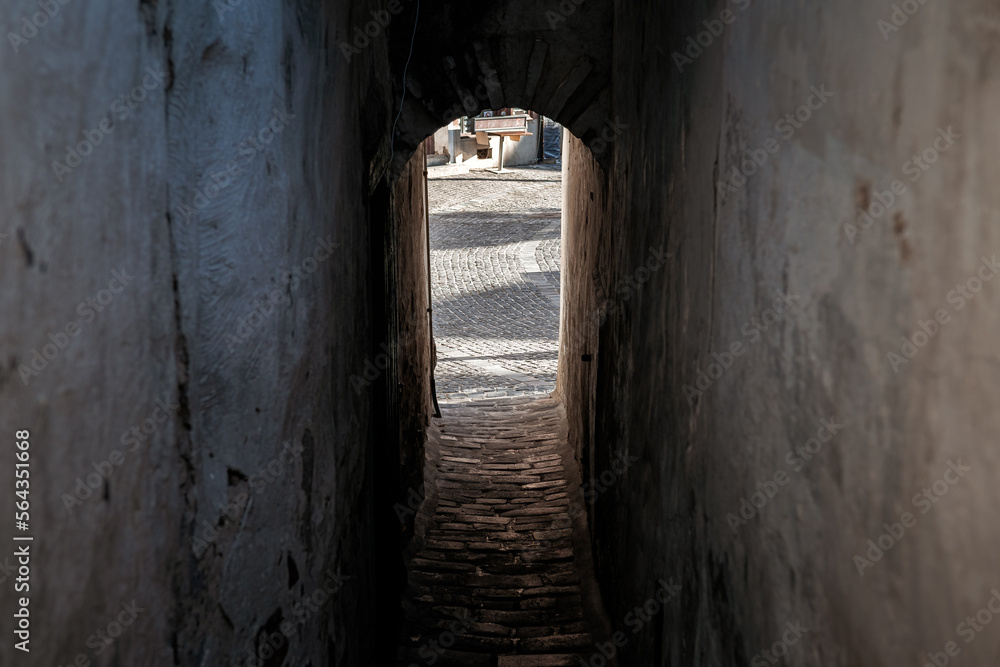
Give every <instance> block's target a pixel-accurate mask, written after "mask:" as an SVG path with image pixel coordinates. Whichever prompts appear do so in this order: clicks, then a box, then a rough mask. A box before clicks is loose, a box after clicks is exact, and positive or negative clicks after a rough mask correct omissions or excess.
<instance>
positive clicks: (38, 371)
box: [0, 1, 398, 666]
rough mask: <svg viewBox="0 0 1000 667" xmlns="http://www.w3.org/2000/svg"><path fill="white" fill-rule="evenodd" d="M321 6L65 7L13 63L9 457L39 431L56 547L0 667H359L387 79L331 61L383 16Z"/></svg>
mask: <svg viewBox="0 0 1000 667" xmlns="http://www.w3.org/2000/svg"><path fill="white" fill-rule="evenodd" d="M53 4H54V5H55V3H53ZM328 4H329V6H326V7H321V6H320V4H319V3H305V4H303V3H290V2H289V3H283V2H277V1H273V2H272V1H267V2H258V1H254V2H231V3H229V4H226V3H224V2H220V3H214V4H213V3H205V4H192V3H187V4H181V3H145V2H143V3H138V4H135V5H128V6H125V5H122V4H120V3H106V2H104V3H102V2H97V3H82V4H78V3H68V4H59V5H58V11H57V13H56V14H55V15H53V16H52V17H51V18H48V19H47V20H46V24H45V25H44V26H42V27H40V28H38V29H37V33H34V32H32V31H31V30H27V29H26V33H25V34H28V35H30V39H27V41H26V42H25V43H19V44H18V45H17V47H18V48H17V50H16V51H15V48H14V46H13V45H12V44H9V43H5V44H4V48H2V49H0V71H2V72H3V74H2V75H0V107H2V110H3V117H4V118H5V119H6V121H7V129H6V130H5V131H4V132H2V133H0V154H2V155H3V156H4V168H3V174H4V175H3V177H2V179H0V188H2V194H0V207H2V212H0V221H2V222H0V235H2V236H0V283H2V286H3V289H2V290H0V312H2V313H3V315H2V316H0V358H2V364H0V365H2V371H0V405H2V406H3V407H2V408H0V433H3V434H4V435H3V438H4V439H5V443H7V445H9V444H10V441H11V440H12V439H13V434H14V432H15V431H16V430H18V429H28V430H30V432H31V438H30V442H31V453H32V468H31V473H32V483H33V486H32V493H31V503H32V504H31V530H30V533H31V534H33V535H34V536H35V540H36V541H35V542H34V543H33V545H32V547H33V549H34V553H35V555H34V558H33V560H32V563H31V567H32V577H33V579H32V583H31V603H30V612H31V618H32V619H33V622H34V626H33V628H34V631H33V635H32V638H33V641H32V643H31V653H30V655H27V656H26V655H23V654H21V653H20V652H15V650H14V648H13V647H12V642H11V641H10V638H11V636H12V635H11V632H10V630H11V616H10V613H9V612H11V611H12V609H13V605H14V595H13V591H12V587H11V585H10V583H11V582H10V581H9V575H7V574H6V571H5V574H4V576H5V578H7V579H8V580H7V581H6V582H5V583H4V585H3V587H2V590H0V607H2V608H3V610H4V619H5V620H4V621H3V622H2V623H0V627H2V628H3V634H4V637H5V640H4V641H3V642H0V664H18V665H21V664H25V665H53V664H67V663H70V662H73V661H75V660H77V656H78V655H81V654H82V655H84V656H85V658H87V659H90V660H92V661H93V664H100V665H104V664H129V665H171V664H178V665H196V664H205V665H208V664H212V665H229V664H243V663H244V662H245V661H247V660H248V659H249V658H250V657H251V655H252V651H253V649H254V646H255V643H258V647H259V642H260V641H261V640H262V639H263V637H264V636H266V635H272V636H274V637H279V636H280V633H282V632H284V633H286V634H288V635H290V638H289V639H288V640H287V641H285V640H282V641H280V642H277V640H275V641H276V642H277V643H278V644H279V645H278V646H277V647H276V648H273V649H271V650H268V649H261V651H260V653H259V655H260V656H261V657H262V658H266V659H264V660H263V661H262V663H263V664H268V665H278V664H296V665H309V664H311V665H314V666H318V665H326V664H331V663H333V662H335V664H345V665H347V664H368V663H367V662H366V661H367V660H368V659H369V657H370V656H371V655H372V644H371V633H370V628H371V627H372V625H373V624H372V619H373V618H374V615H375V608H374V603H373V602H372V599H373V589H374V588H376V586H377V585H378V584H379V579H378V578H377V577H375V576H374V575H373V573H372V572H371V570H370V568H371V563H372V553H373V551H374V548H373V543H374V539H373V534H372V533H373V528H372V526H373V508H372V505H373V502H372V495H373V488H374V486H375V482H374V478H375V477H376V476H377V474H378V473H377V472H376V469H375V468H374V467H373V466H374V465H375V464H376V463H377V465H378V466H380V467H381V466H383V465H384V462H382V461H377V462H373V461H372V460H371V458H370V454H371V447H370V440H371V439H372V435H371V428H370V425H371V421H372V415H371V413H370V407H369V406H370V404H371V403H370V397H369V396H367V395H364V394H363V393H361V394H359V393H357V392H356V391H355V388H354V386H353V385H352V384H351V382H350V377H351V375H353V374H356V373H360V372H362V371H363V368H364V367H363V365H362V364H363V361H364V359H365V358H366V357H367V358H373V355H374V353H376V352H377V349H378V348H377V344H378V341H379V337H378V335H377V334H376V333H374V332H373V331H372V325H371V322H372V318H371V316H370V311H371V308H372V305H371V304H372V302H373V301H377V302H380V303H381V302H382V301H383V299H384V297H383V295H381V294H379V295H375V294H373V293H372V292H371V289H370V287H369V285H370V280H369V272H370V271H369V261H368V258H369V248H370V236H371V231H370V229H369V224H370V220H371V212H370V210H368V203H367V200H366V198H365V197H364V193H365V191H366V189H367V187H368V183H367V177H366V173H365V172H366V167H368V166H369V165H368V164H366V163H365V162H364V160H366V159H372V157H373V156H375V155H376V154H377V153H378V152H379V150H380V149H379V142H380V141H381V143H382V147H383V148H384V149H387V148H388V142H387V141H385V140H383V139H380V137H382V133H383V131H384V125H385V123H382V121H383V120H384V119H385V118H386V117H388V115H389V113H390V110H389V109H388V102H387V100H388V99H389V92H388V88H389V83H388V79H389V75H388V66H387V61H386V48H387V45H386V43H385V42H384V41H382V42H378V43H375V44H373V45H372V46H370V47H369V48H368V49H366V50H365V51H364V52H363V53H362V54H361V55H359V56H356V57H354V58H353V59H352V60H351V62H350V63H348V62H347V60H346V59H345V58H344V56H343V54H342V53H341V52H340V51H339V50H338V49H337V46H336V44H337V40H338V39H342V38H345V37H346V36H347V35H349V34H350V31H351V30H352V29H353V27H354V26H355V25H356V24H361V25H363V24H364V23H365V22H366V21H368V20H370V15H369V14H368V13H367V12H368V10H369V9H370V7H369V6H368V3H364V2H354V3H328ZM38 10H39V8H38V6H37V5H36V4H35V3H33V2H16V3H9V4H8V5H7V6H6V7H5V8H4V10H3V11H2V17H0V23H2V24H3V25H4V27H5V28H9V29H10V30H12V31H15V32H16V31H17V30H19V28H20V27H21V26H22V23H21V18H22V17H24V16H28V17H31V16H32V15H33V13H34V12H37V11H38ZM43 19H44V17H43ZM29 20H30V18H29ZM4 32H5V33H6V32H7V30H4ZM7 41H9V40H5V42H7ZM150 72H152V73H150ZM144 84H145V89H143V88H142V86H143V85H144ZM136 86H139V88H136ZM129 91H134V93H129ZM125 94H132V95H134V96H133V97H132V98H131V99H130V100H119V98H120V97H121V96H122V95H125ZM362 102H363V103H364V104H365V121H364V122H363V121H362V115H361V113H360V106H361V104H362ZM105 118H109V119H110V120H108V121H103V119H105ZM102 121H103V122H102ZM373 128H374V129H373ZM87 141H90V142H92V144H87V143H86V142H87ZM81 142H83V143H81ZM67 144H70V145H71V146H74V147H75V150H77V151H79V153H80V157H79V158H77V157H74V156H70V158H69V162H68V165H69V167H70V170H69V171H65V170H62V169H61V168H60V169H58V170H57V171H58V172H59V173H54V170H53V161H59V162H62V163H64V164H65V163H67V149H66V146H67ZM386 159H387V158H386V157H382V158H381V159H379V158H375V159H374V160H373V161H372V162H371V163H370V169H371V170H373V171H378V170H380V169H381V167H380V166H379V165H380V164H384V162H385V160H386ZM379 252H381V246H379ZM116 272H120V274H121V276H122V277H121V278H117V277H116V276H117V275H118V274H117V273H116ZM113 279H114V281H113V282H112V280H113ZM123 283H124V284H123ZM109 286H110V291H108V288H109ZM87 299H95V300H96V305H95V304H93V303H92V304H90V305H88V304H87V301H86V300H87ZM81 303H82V304H83V305H82V306H80V305H78V304H81ZM68 323H74V324H75V325H77V326H76V327H71V333H72V337H69V336H66V335H65V334H61V333H59V332H62V331H65V330H66V327H67V324H68ZM50 333H51V334H52V336H51V337H50ZM50 341H51V342H52V346H50V347H47V346H48V345H49V343H50ZM372 341H375V342H374V343H373V342H372ZM60 348H65V349H60ZM36 350H37V351H38V354H36V353H35V351H36ZM39 355H47V356H49V357H51V358H49V359H46V358H45V356H39ZM33 359H34V362H33ZM32 363H34V364H35V367H34V368H32V365H31V364H32ZM379 419H380V420H383V421H384V417H383V416H379ZM133 427H137V430H136V435H134V436H133V435H129V431H130V429H133ZM143 429H146V430H145V432H143ZM3 451H4V453H3V457H4V459H5V460H4V462H3V464H2V465H0V486H2V488H3V489H5V492H4V493H3V494H0V516H2V519H0V527H2V534H3V535H4V536H8V537H9V535H10V534H11V533H12V532H14V527H13V524H12V516H13V500H14V498H13V491H12V489H13V473H12V467H13V466H12V464H13V458H12V456H13V454H12V451H11V447H10V446H5V447H4V450H3ZM95 464H96V467H97V469H98V471H102V470H103V471H105V473H106V474H107V475H108V478H107V480H106V481H104V480H102V479H101V478H100V477H101V476H100V474H99V472H97V473H95ZM386 469H388V466H386ZM88 475H90V476H91V477H90V478H88ZM88 479H92V480H93V485H94V487H96V488H95V489H89V488H87V481H88ZM8 489H10V491H7V490H8ZM77 494H78V495H79V497H77ZM395 527H396V530H397V533H396V534H397V536H398V522H397V523H396V524H395ZM4 554H9V550H8V548H7V547H4ZM2 558H3V556H0V560H2ZM337 577H349V578H346V579H343V578H342V579H338V578H337ZM133 601H134V603H135V605H136V606H137V607H138V608H140V609H141V611H137V612H135V613H137V617H136V618H135V620H134V622H131V624H129V625H128V626H127V627H126V628H125V630H124V632H123V633H122V634H121V636H120V637H118V638H117V639H116V640H115V641H114V643H113V645H112V646H111V647H110V648H108V647H107V646H103V645H102V643H101V640H100V639H98V638H96V636H95V633H96V632H97V631H98V630H104V631H105V632H107V631H108V628H109V624H112V623H115V622H116V619H118V618H119V614H120V612H121V605H122V604H123V603H124V604H131V603H133ZM126 618H127V616H126ZM275 633H279V634H277V635H276V634H275ZM98 651H100V653H98ZM248 651H251V653H248ZM268 656H270V657H268Z"/></svg>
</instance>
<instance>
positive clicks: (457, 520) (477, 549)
mask: <svg viewBox="0 0 1000 667" xmlns="http://www.w3.org/2000/svg"><path fill="white" fill-rule="evenodd" d="M562 414H563V413H562V411H561V406H559V403H558V401H557V400H556V399H553V398H547V397H543V398H535V399H532V398H530V397H529V398H528V401H514V400H511V399H503V400H495V401H489V402H487V403H483V404H477V403H475V402H471V403H466V404H464V405H463V406H462V407H461V409H459V410H458V411H457V413H456V414H452V415H449V414H446V415H445V416H444V418H442V419H439V420H436V421H437V426H438V429H437V430H438V431H440V433H441V434H442V435H443V436H445V437H442V438H440V440H439V441H438V442H437V443H435V447H436V448H437V451H438V452H439V457H438V463H437V468H436V479H435V483H436V484H437V485H438V487H439V489H438V491H439V505H438V507H437V508H435V509H434V511H432V513H431V516H432V517H433V519H432V521H431V524H430V525H429V526H428V527H427V532H426V534H425V536H424V539H423V542H422V544H423V546H422V548H420V549H419V550H418V553H417V554H416V555H415V556H414V557H413V558H412V559H411V560H410V562H409V564H408V572H409V586H408V587H407V597H406V599H405V600H404V604H403V608H404V610H405V612H406V619H405V624H404V630H405V632H404V640H403V641H402V648H401V651H400V656H406V657H407V658H408V657H410V656H411V655H412V654H411V653H408V652H407V651H408V650H410V649H415V650H417V651H419V650H420V649H421V648H426V647H427V646H429V645H430V644H429V642H432V641H435V640H436V639H437V638H438V637H439V636H440V634H441V633H442V632H446V631H448V630H447V629H448V628H449V627H453V626H454V624H455V623H456V620H455V619H456V618H465V617H469V620H468V621H466V622H465V627H463V628H462V631H461V632H458V633H456V636H455V637H454V644H453V649H454V650H455V651H459V652H460V653H458V654H457V655H465V656H476V658H474V659H473V658H469V659H468V661H467V662H466V663H465V664H468V665H477V664H491V665H497V664H507V665H533V664H534V665H564V664H579V660H580V659H585V660H586V659H589V656H590V655H591V654H592V653H593V645H594V641H593V639H592V636H593V632H592V630H593V629H592V628H591V627H590V626H589V624H588V621H587V620H586V619H585V617H584V613H583V596H582V591H581V586H580V582H581V578H582V577H583V576H584V575H583V573H581V571H580V568H579V565H578V563H577V558H576V554H575V553H574V550H573V542H572V529H571V525H572V521H571V518H570V517H571V513H573V514H574V515H575V513H576V512H581V511H582V507H581V508H573V507H571V499H570V496H569V494H567V493H566V491H565V490H564V489H565V487H566V485H567V481H566V476H565V475H566V473H565V470H563V468H562V465H561V463H562V460H563V455H564V454H566V455H567V457H568V455H569V453H568V445H567V444H566V443H565V442H563V441H562V440H561V439H560V437H561V436H560V434H561V433H563V432H564V423H563V421H562ZM528 434H531V437H532V438H539V437H540V438H542V439H545V440H549V441H552V442H553V443H554V444H551V445H548V446H547V447H546V448H545V450H544V451H538V448H537V447H534V446H531V447H527V448H521V447H520V445H523V444H524V442H529V439H528V438H527V437H526V436H527V435H528ZM470 441H474V444H475V447H473V448H463V447H461V445H462V444H463V443H466V444H468V443H469V442H470ZM518 441H522V442H518ZM468 461H475V462H476V463H475V464H471V463H467V462H468ZM457 464H458V465H462V466H463V472H462V473H461V474H457V473H454V472H451V471H452V470H453V468H452V466H455V465H457ZM538 469H548V470H550V471H551V472H549V473H547V474H550V475H552V476H553V479H551V480H546V481H538V479H539V476H538V475H536V474H524V471H526V470H531V471H532V472H534V471H536V470H538ZM512 472H514V473H516V474H511V473H512ZM498 480H501V481H502V482H503V483H498ZM539 486H541V487H543V488H537V487H539ZM443 496H447V497H448V498H449V499H450V500H448V501H447V504H446V505H445V504H442V502H441V499H442V497H443ZM587 576H588V577H590V576H592V575H590V574H588V575H587ZM449 641H451V639H450V638H449ZM421 642H423V644H421ZM426 654H427V653H426V651H425V655H426ZM483 656H485V657H487V658H489V659H490V660H492V661H494V662H489V663H487V662H481V661H479V660H480V658H481V657H483ZM515 657H517V659H518V660H520V659H521V658H528V657H531V658H532V659H534V660H535V661H534V662H531V661H527V662H523V661H521V662H519V661H514V662H511V661H509V660H507V659H508V658H515ZM401 659H404V658H401ZM571 659H575V660H576V662H572V661H570V662H567V661H568V660H571ZM497 660H507V661H506V662H496V661H497ZM401 664H406V665H409V664H410V663H401ZM417 664H425V663H423V662H417ZM437 664H445V663H437Z"/></svg>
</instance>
